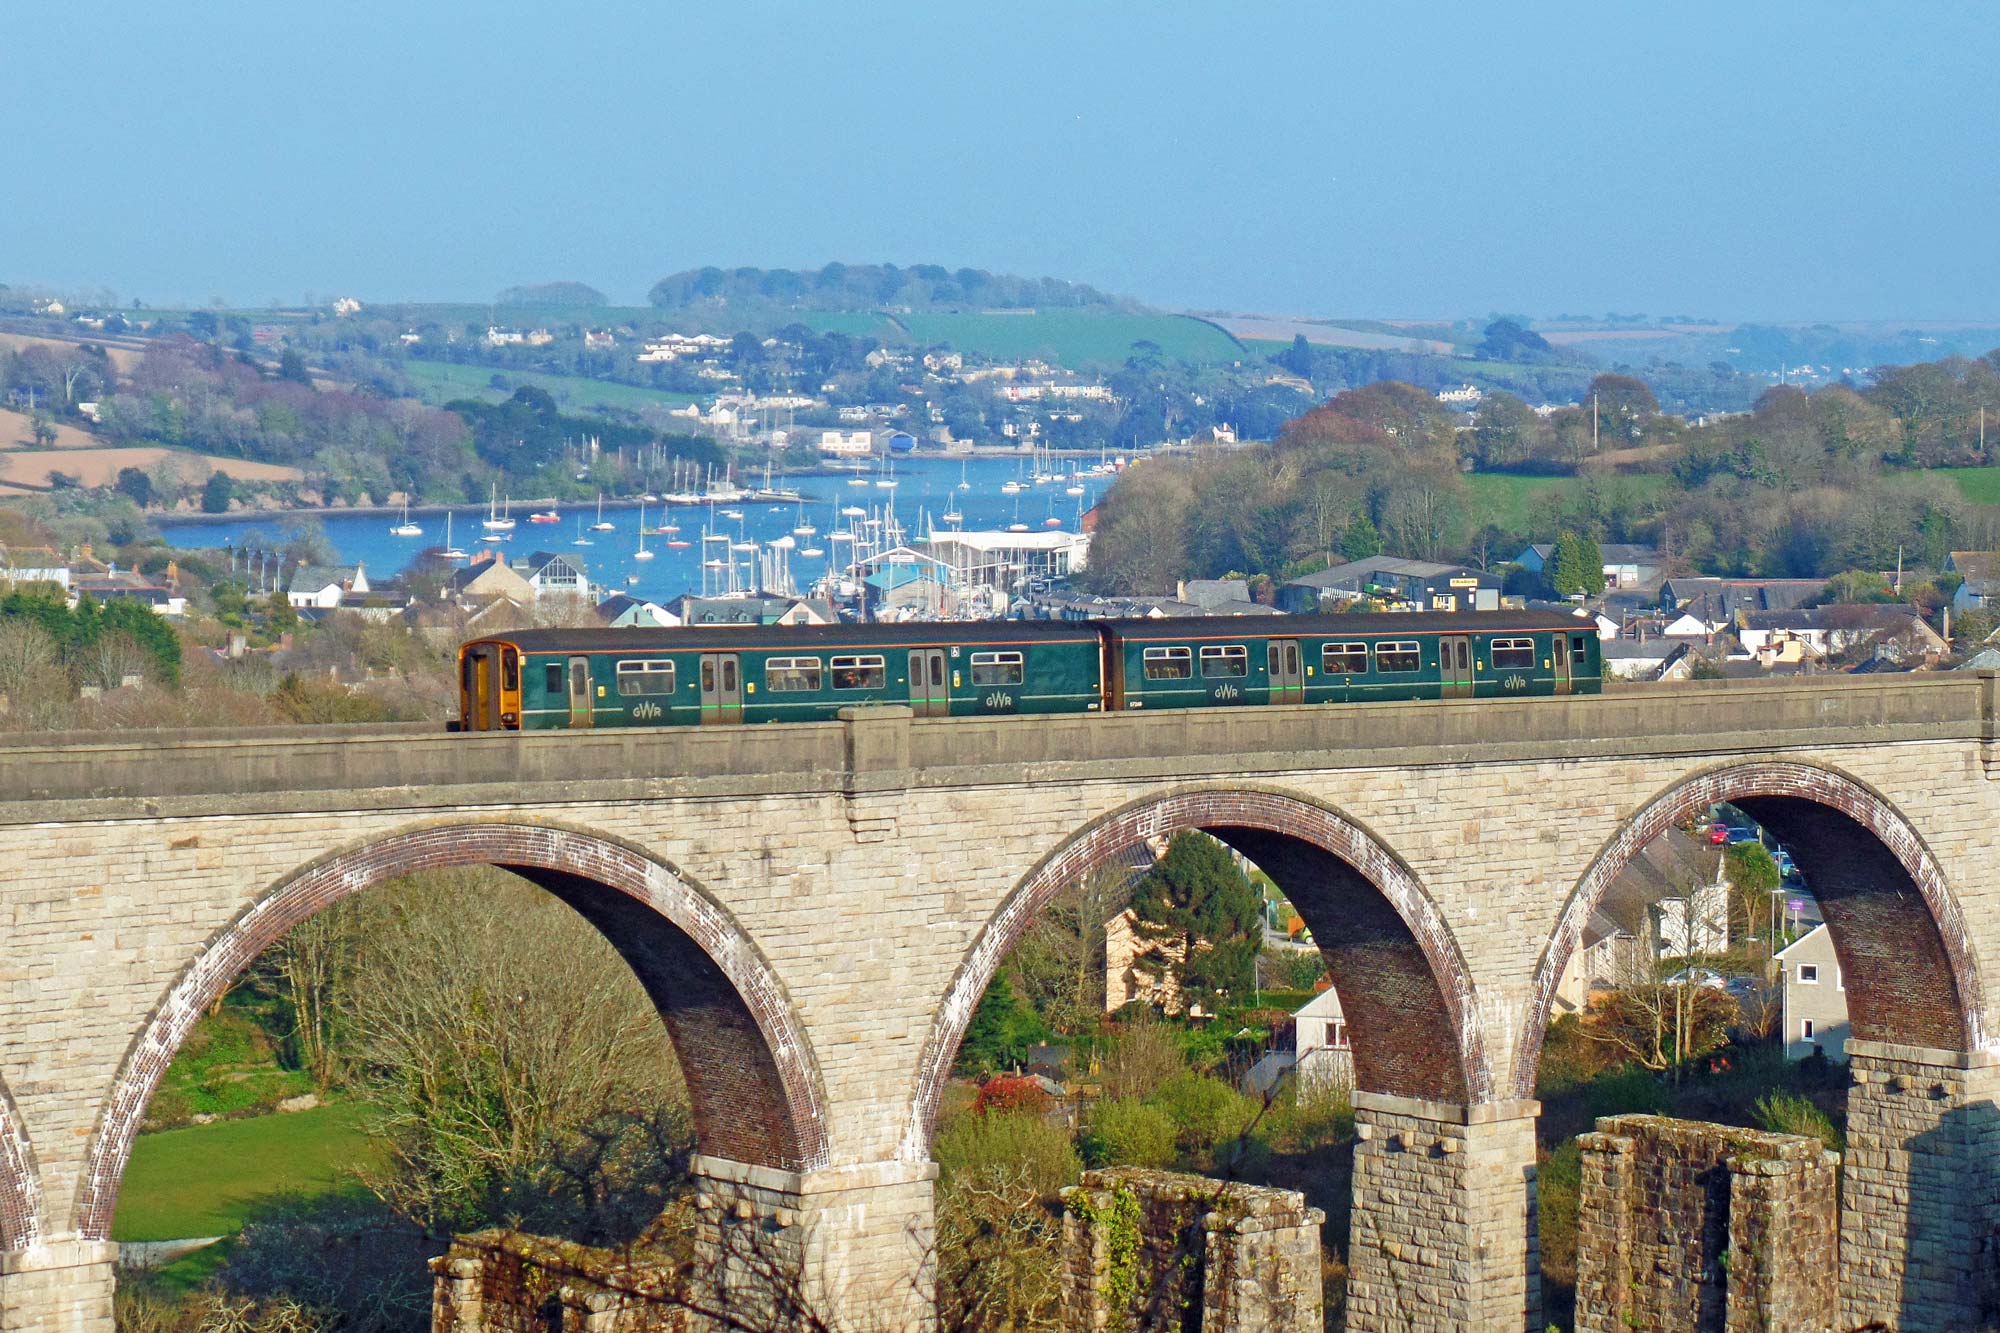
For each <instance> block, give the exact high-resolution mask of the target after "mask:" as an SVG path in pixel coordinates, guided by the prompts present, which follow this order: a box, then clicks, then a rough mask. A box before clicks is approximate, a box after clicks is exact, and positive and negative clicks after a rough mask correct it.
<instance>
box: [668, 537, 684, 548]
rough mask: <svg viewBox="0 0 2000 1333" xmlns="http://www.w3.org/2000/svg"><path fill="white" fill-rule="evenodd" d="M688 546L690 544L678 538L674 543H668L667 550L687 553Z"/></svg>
mask: <svg viewBox="0 0 2000 1333" xmlns="http://www.w3.org/2000/svg"><path fill="white" fill-rule="evenodd" d="M688 546H689V543H688V542H684V541H682V540H681V539H680V538H679V537H676V538H674V539H673V540H672V541H670V542H668V543H667V549H668V550H669V551H685V550H687V548H688Z"/></svg>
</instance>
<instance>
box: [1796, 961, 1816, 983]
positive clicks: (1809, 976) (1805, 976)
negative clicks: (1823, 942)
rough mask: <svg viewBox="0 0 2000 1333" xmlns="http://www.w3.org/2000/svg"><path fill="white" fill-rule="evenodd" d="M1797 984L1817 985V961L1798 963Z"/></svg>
mask: <svg viewBox="0 0 2000 1333" xmlns="http://www.w3.org/2000/svg"><path fill="white" fill-rule="evenodd" d="M1799 984H1800V985H1801V986H1817V985H1819V964H1818V963H1800V964H1799Z"/></svg>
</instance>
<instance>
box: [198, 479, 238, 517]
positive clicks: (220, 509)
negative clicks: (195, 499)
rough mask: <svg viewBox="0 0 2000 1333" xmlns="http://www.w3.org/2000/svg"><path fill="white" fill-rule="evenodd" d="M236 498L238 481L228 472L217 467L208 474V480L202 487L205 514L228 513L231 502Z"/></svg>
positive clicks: (202, 506)
mask: <svg viewBox="0 0 2000 1333" xmlns="http://www.w3.org/2000/svg"><path fill="white" fill-rule="evenodd" d="M235 498H236V481H235V479H234V478H233V477H231V476H230V475H229V474H228V473H227V472H224V471H222V470H220V469H217V470H216V471H214V472H211V473H209V474H208V481H207V482H205V483H204V484H203V485H202V488H201V512H202V513H204V514H226V513H228V512H229V502H230V501H231V500H234V499H235Z"/></svg>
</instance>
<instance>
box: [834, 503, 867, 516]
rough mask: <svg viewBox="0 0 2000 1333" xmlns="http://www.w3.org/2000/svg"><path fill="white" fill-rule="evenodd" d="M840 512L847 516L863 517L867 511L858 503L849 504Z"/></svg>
mask: <svg viewBox="0 0 2000 1333" xmlns="http://www.w3.org/2000/svg"><path fill="white" fill-rule="evenodd" d="M840 512H841V513H842V514H843V515H845V516H846V517H848V518H865V517H867V514H868V511H867V510H866V509H863V508H862V507H861V506H860V505H849V506H847V508H845V509H843V510H841V511H840Z"/></svg>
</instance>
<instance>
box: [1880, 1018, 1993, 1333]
mask: <svg viewBox="0 0 2000 1333" xmlns="http://www.w3.org/2000/svg"><path fill="white" fill-rule="evenodd" d="M1847 1057H1848V1068H1849V1069H1850V1071H1851V1072H1852V1075H1853V1078H1854V1086H1853V1087H1852V1088H1850V1089H1849V1090H1848V1093H1847V1144H1848V1147H1847V1161H1846V1168H1845V1170H1844V1171H1843V1173H1842V1179H1841V1190H1840V1208H1841V1217H1840V1284H1841V1312H1842V1315H1843V1317H1844V1318H1845V1319H1846V1321H1847V1322H1848V1323H1849V1324H1850V1325H1855V1326H1859V1325H1862V1324H1865V1323H1868V1322H1870V1321H1877V1320H1879V1321H1880V1322H1881V1323H1883V1324H1884V1325H1886V1326H1888V1327H1890V1328H1902V1329H1919V1328H1953V1329H1956V1328H1972V1327H1980V1328H1990V1327H1993V1326H1995V1325H1996V1324H2000V1317H1996V1316H2000V1309H1996V1304H2000V1302H1996V1297H2000V1282H1996V1273H1995V1267H1996V1262H2000V1258H1996V1238H1997V1237H2000V1213H1997V1212H1996V1198H1995V1190H1994V1171H1993V1166H1992V1163H1993V1162H1994V1161H1995V1160H1996V1156H2000V1110H1996V1109H1995V1103H1996V1099H2000V1059H1996V1058H1995V1057H1994V1056H1993V1055H1992V1054H1990V1053H1988V1052H1974V1053H1970V1054H1967V1053H1964V1052H1958V1051H1937V1050H1925V1049H1922V1048H1918V1047H1909V1046H1891V1045H1886V1044H1884V1043H1881V1042H1868V1041H1856V1040H1853V1039H1851V1038H1850V1039H1849V1041H1848V1043H1847Z"/></svg>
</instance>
